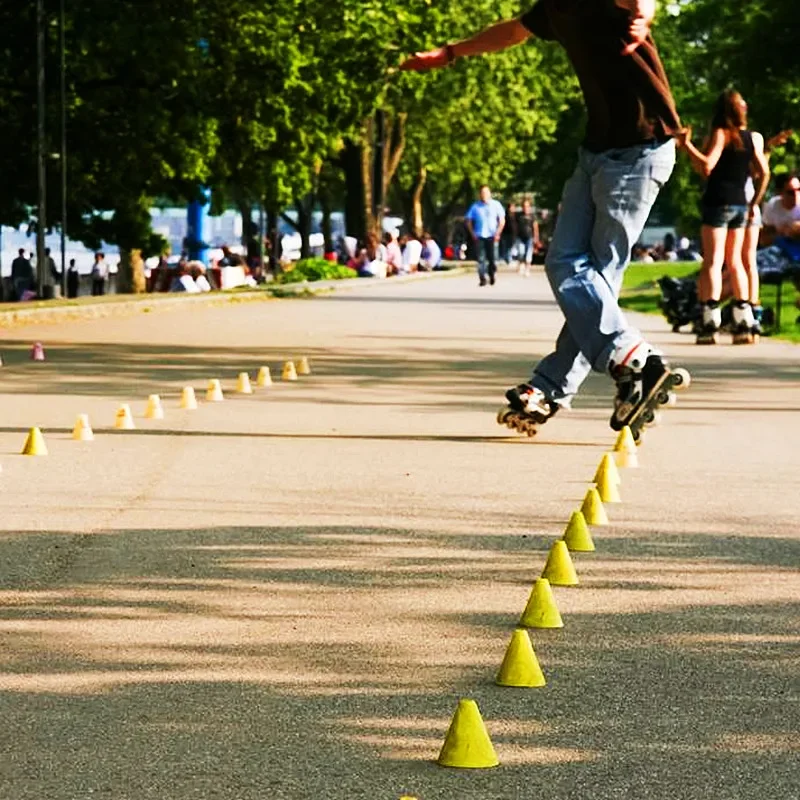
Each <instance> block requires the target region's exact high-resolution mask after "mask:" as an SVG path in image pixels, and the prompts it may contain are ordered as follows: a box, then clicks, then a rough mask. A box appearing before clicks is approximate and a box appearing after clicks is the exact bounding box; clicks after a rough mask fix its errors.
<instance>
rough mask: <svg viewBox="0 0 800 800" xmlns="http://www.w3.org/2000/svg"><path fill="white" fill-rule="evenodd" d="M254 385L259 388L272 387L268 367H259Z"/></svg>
mask: <svg viewBox="0 0 800 800" xmlns="http://www.w3.org/2000/svg"><path fill="white" fill-rule="evenodd" d="M256 383H257V384H258V385H259V386H272V375H271V374H270V371H269V367H261V369H260V370H259V371H258V379H257V380H256Z"/></svg>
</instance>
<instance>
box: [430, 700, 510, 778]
mask: <svg viewBox="0 0 800 800" xmlns="http://www.w3.org/2000/svg"><path fill="white" fill-rule="evenodd" d="M437 763H438V764H439V766H440V767H459V768H461V769H486V768H487V767H496V766H497V765H498V764H499V763H500V762H499V761H498V760H497V754H496V753H495V752H494V747H493V746H492V740H491V739H490V738H489V732H488V731H487V730H486V725H484V724H483V718H482V717H481V712H480V710H479V709H478V704H477V703H476V702H475V701H474V700H459V701H458V708H457V709H456V713H455V714H454V715H453V721H452V722H451V723H450V728H449V729H448V731H447V736H446V737H445V740H444V744H443V745H442V749H441V751H440V753H439V759H438V762H437Z"/></svg>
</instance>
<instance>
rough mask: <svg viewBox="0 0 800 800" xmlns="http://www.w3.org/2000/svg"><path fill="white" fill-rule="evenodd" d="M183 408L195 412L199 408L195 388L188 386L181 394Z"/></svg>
mask: <svg viewBox="0 0 800 800" xmlns="http://www.w3.org/2000/svg"><path fill="white" fill-rule="evenodd" d="M181 408H185V409H187V410H188V411H194V410H195V409H196V408H197V397H196V396H195V393H194V387H192V386H187V387H186V388H185V389H184V390H183V391H182V392H181Z"/></svg>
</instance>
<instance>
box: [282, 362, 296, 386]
mask: <svg viewBox="0 0 800 800" xmlns="http://www.w3.org/2000/svg"><path fill="white" fill-rule="evenodd" d="M281 380H282V381H296V380H297V370H296V369H295V367H294V362H293V361H287V362H286V363H285V364H284V365H283V372H282V373H281Z"/></svg>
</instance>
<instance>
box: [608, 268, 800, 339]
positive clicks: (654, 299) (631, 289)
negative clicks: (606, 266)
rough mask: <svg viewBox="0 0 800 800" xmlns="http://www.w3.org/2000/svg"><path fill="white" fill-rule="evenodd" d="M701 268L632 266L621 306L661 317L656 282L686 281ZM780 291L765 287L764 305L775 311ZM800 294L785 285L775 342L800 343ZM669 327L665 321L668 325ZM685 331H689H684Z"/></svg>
mask: <svg viewBox="0 0 800 800" xmlns="http://www.w3.org/2000/svg"><path fill="white" fill-rule="evenodd" d="M698 269H699V264H695V263H688V264H680V263H679V264H673V263H669V262H659V263H657V264H631V265H630V267H628V270H627V272H626V273H625V280H624V282H623V284H622V296H621V299H620V305H621V306H622V307H623V308H628V309H630V310H631V311H641V312H644V313H646V314H661V310H660V309H659V307H658V301H659V299H660V297H661V292H660V290H659V288H658V283H657V281H658V280H659V278H663V277H664V276H665V275H669V276H670V277H673V278H686V277H689V276H690V275H694V274H696V273H697V271H698ZM776 294H777V287H775V286H764V287H762V290H761V303H762V304H763V305H764V307H765V308H766V307H767V306H769V307H772V308H773V309H774V308H775V298H776ZM798 296H800V295H798V293H797V290H796V289H795V288H794V286H793V285H792V284H791V283H789V282H785V283H784V284H783V298H782V300H781V330H780V333H779V334H776V335H775V338H778V339H786V340H787V341H790V342H798V343H800V325H796V324H795V319H796V318H797V316H798V314H800V310H798V309H797V307H796V305H795V301H796V300H797V298H798ZM665 324H666V321H665ZM684 330H686V329H684Z"/></svg>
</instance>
